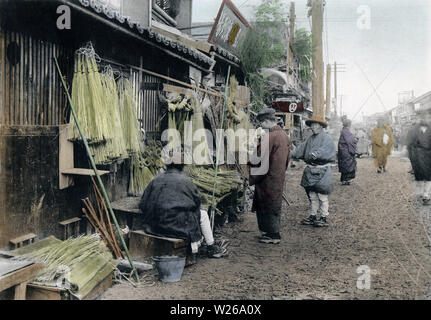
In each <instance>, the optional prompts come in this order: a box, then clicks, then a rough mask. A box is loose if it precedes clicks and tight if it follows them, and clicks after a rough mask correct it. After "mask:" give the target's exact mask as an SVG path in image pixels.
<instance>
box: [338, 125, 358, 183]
mask: <svg viewBox="0 0 431 320" xmlns="http://www.w3.org/2000/svg"><path fill="white" fill-rule="evenodd" d="M351 125H352V122H351V121H350V120H348V119H344V120H343V130H341V135H340V140H339V141H338V169H339V171H340V172H341V183H342V185H343V186H348V185H350V181H351V180H353V179H355V177H356V143H357V138H355V136H353V134H352V133H351V132H350V126H351Z"/></svg>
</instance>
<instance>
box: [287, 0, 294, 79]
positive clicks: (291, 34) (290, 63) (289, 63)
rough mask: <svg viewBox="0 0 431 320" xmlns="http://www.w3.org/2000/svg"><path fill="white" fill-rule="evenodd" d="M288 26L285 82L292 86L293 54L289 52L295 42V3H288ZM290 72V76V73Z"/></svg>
mask: <svg viewBox="0 0 431 320" xmlns="http://www.w3.org/2000/svg"><path fill="white" fill-rule="evenodd" d="M289 15H290V17H289V21H290V26H289V45H288V46H287V54H288V59H287V69H286V72H287V82H288V84H289V85H293V84H294V83H295V80H294V75H293V52H292V50H291V48H292V45H293V41H294V40H295V2H293V1H292V2H291V3H290V14H289ZM291 70H292V74H290V71H291Z"/></svg>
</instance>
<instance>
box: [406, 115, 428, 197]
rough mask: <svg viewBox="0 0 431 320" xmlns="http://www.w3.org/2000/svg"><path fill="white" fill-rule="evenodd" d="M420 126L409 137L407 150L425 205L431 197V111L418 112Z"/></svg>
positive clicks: (412, 130)
mask: <svg viewBox="0 0 431 320" xmlns="http://www.w3.org/2000/svg"><path fill="white" fill-rule="evenodd" d="M418 113H419V115H420V122H419V124H417V125H415V126H414V127H413V128H412V129H411V130H410V131H409V133H408V135H407V150H408V153H409V158H410V162H411V165H412V169H413V172H414V175H415V180H416V188H417V192H418V193H419V194H420V196H421V197H422V201H423V204H424V205H429V204H431V203H430V196H431V109H428V110H424V111H420V112H418Z"/></svg>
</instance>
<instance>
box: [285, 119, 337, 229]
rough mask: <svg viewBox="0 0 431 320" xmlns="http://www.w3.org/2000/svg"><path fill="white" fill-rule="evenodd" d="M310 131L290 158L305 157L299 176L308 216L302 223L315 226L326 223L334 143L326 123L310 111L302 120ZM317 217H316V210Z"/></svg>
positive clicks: (331, 187) (330, 190)
mask: <svg viewBox="0 0 431 320" xmlns="http://www.w3.org/2000/svg"><path fill="white" fill-rule="evenodd" d="M305 123H306V124H307V125H308V126H310V127H311V130H312V132H313V135H312V136H311V137H309V138H308V139H307V141H305V142H304V143H303V144H301V145H299V146H298V147H297V148H296V149H295V150H293V153H292V159H297V160H300V159H302V160H304V161H305V163H306V164H307V165H306V167H305V169H304V173H303V176H302V181H301V186H302V187H304V189H305V192H306V193H307V196H308V199H309V201H310V208H309V217H308V218H306V219H304V220H303V221H302V222H301V223H302V224H304V225H313V226H315V227H327V226H328V221H327V219H328V216H329V195H330V194H331V193H332V191H333V185H332V168H331V163H334V162H335V153H336V150H335V144H334V141H333V140H332V138H331V136H330V135H329V134H327V133H326V132H324V131H323V129H324V128H326V127H327V126H328V124H327V122H326V121H325V120H324V119H323V117H322V116H318V115H313V116H312V117H311V118H310V119H308V120H307V121H306V122H305ZM318 213H319V214H320V217H319V218H317V214H318Z"/></svg>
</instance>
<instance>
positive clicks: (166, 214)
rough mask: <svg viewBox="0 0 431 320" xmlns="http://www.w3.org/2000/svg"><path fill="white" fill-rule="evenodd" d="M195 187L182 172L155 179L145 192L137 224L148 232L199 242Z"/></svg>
mask: <svg viewBox="0 0 431 320" xmlns="http://www.w3.org/2000/svg"><path fill="white" fill-rule="evenodd" d="M200 205H201V200H200V197H199V190H198V188H197V187H196V186H195V185H194V184H193V183H192V182H191V181H190V180H188V179H187V178H186V177H185V176H184V175H183V174H182V173H181V172H179V171H176V170H168V171H167V172H165V173H162V174H161V175H159V176H157V177H156V178H154V179H153V180H152V181H151V182H150V184H149V185H148V186H147V188H146V189H145V191H144V194H143V196H142V198H141V202H140V204H139V208H140V210H141V212H142V215H140V217H139V220H140V221H139V222H140V223H141V225H144V226H145V227H149V229H150V230H151V233H153V234H156V235H160V236H165V237H171V238H179V239H184V240H189V241H190V242H191V243H193V242H198V241H200V240H202V231H201V226H200V217H201V212H200Z"/></svg>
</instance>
